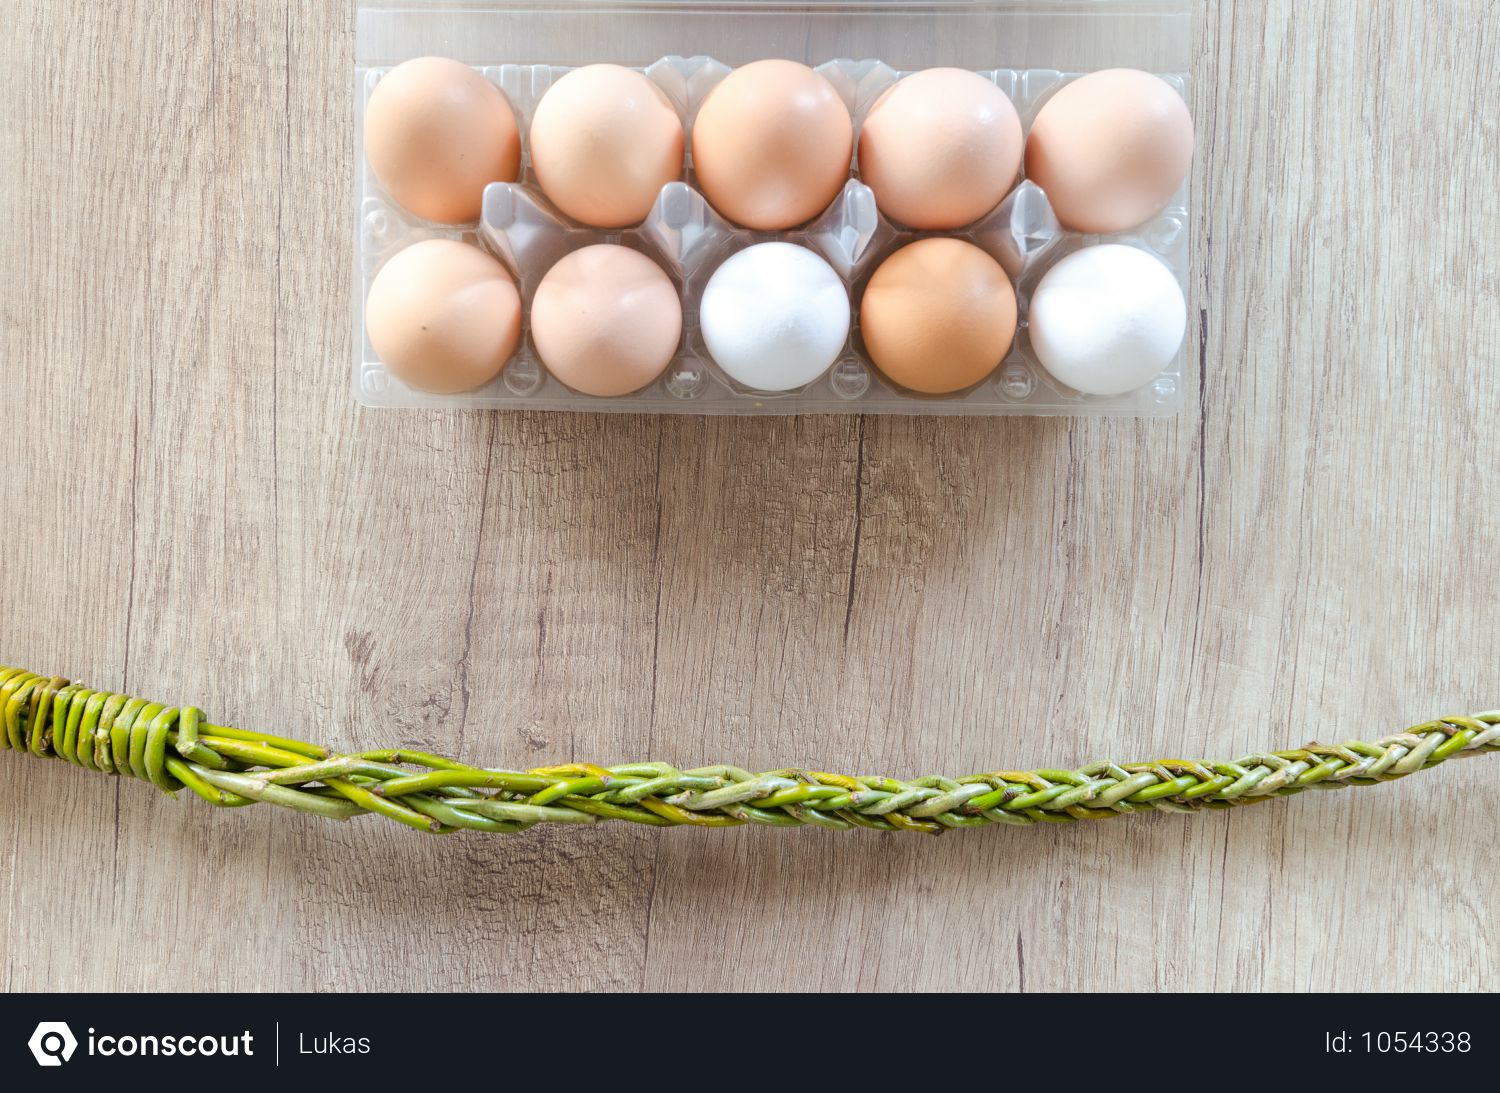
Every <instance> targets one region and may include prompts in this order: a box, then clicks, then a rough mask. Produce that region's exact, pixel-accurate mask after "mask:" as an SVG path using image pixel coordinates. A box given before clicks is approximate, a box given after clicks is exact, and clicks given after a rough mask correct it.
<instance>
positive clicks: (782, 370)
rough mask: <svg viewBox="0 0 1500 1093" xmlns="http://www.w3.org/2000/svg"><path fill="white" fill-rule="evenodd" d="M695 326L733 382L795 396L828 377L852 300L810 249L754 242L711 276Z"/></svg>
mask: <svg viewBox="0 0 1500 1093" xmlns="http://www.w3.org/2000/svg"><path fill="white" fill-rule="evenodd" d="M698 325H699V327H700V328H701V329H702V332H703V340H704V342H705V344H707V346H708V351H709V354H710V355H711V356H712V357H713V359H714V362H715V363H716V364H718V366H719V367H720V368H722V369H723V370H724V372H725V373H726V374H727V375H728V376H729V377H730V378H732V379H734V380H736V381H738V382H739V383H740V384H742V385H744V386H745V387H750V388H754V389H755V390H757V391H790V390H794V389H795V388H798V387H803V386H805V385H807V384H809V383H811V382H812V381H813V380H815V379H817V378H818V377H819V376H821V375H822V374H823V373H824V372H826V371H828V368H829V366H830V365H831V364H833V362H834V361H835V360H836V359H837V358H838V355H839V354H840V353H841V352H842V351H843V349H844V343H845V341H846V340H847V338H848V337H849V293H848V290H847V289H845V287H844V282H843V281H841V280H840V279H839V275H838V274H837V273H835V272H834V270H833V267H832V266H830V265H829V264H828V263H827V262H825V261H824V260H823V259H822V258H820V257H819V256H818V255H816V254H814V253H813V252H812V251H810V250H808V249H807V248H806V247H799V246H797V245H796V244H794V243H757V244H756V245H755V246H752V247H746V248H745V249H744V250H742V251H740V252H738V253H737V254H734V255H733V256H731V257H730V258H729V259H728V260H727V261H726V262H725V263H724V264H723V265H721V266H720V267H719V268H718V269H716V270H715V271H714V274H713V276H712V277H710V278H709V281H708V285H707V287H705V288H704V290H703V302H702V304H701V305H700V307H699V311H698Z"/></svg>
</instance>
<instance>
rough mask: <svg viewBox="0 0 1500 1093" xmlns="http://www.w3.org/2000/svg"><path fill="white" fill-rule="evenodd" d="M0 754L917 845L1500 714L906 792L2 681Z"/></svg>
mask: <svg viewBox="0 0 1500 1093" xmlns="http://www.w3.org/2000/svg"><path fill="white" fill-rule="evenodd" d="M0 715H3V721H4V735H3V737H0V745H3V746H4V747H5V748H8V749H14V750H16V751H24V752H30V753H31V754H32V755H34V756H37V757H39V758H56V759H64V760H66V761H67V762H70V763H74V764H76V765H78V766H81V767H86V768H88V769H89V770H94V771H100V772H103V773H106V774H123V775H129V776H132V777H135V778H140V779H142V780H143V781H147V782H151V783H152V784H154V785H155V786H157V787H158V788H159V789H161V790H163V791H164V792H166V793H176V792H177V791H178V790H180V789H184V788H186V789H188V790H191V791H192V792H193V793H195V794H197V795H198V796H199V797H202V798H203V799H204V800H206V801H208V802H209V803H210V804H213V805H218V806H220V807H224V808H235V807H238V806H240V805H250V804H256V803H258V802H263V803H265V804H272V805H280V806H281V807H283V808H290V809H295V810H296V811H298V812H307V813H312V814H313V815H316V816H324V817H328V818H330V819H335V820H347V819H349V818H351V817H354V816H360V815H364V814H365V813H371V812H373V813H378V814H380V815H382V816H384V817H386V818H387V819H389V820H394V821H395V822H397V823H400V824H405V825H407V826H408V827H412V828H415V829H416V830H418V831H424V832H437V833H442V832H449V831H456V830H460V829H465V828H467V829H469V830H473V831H490V832H498V833H510V832H515V831H521V830H524V829H525V828H528V827H531V826H532V825H534V824H540V823H584V824H586V823H595V822H597V821H599V820H623V821H628V822H631V823H641V824H651V825H654V826H657V827H669V826H675V825H692V826H698V827H729V826H734V825H738V824H746V823H751V824H768V825H772V826H780V827H795V826H799V825H802V824H815V825H817V826H819V827H829V828H837V829H841V830H842V829H848V828H851V827H865V828H872V829H875V830H878V831H924V832H931V833H937V832H941V831H943V830H946V829H948V828H956V827H984V826H987V825H989V824H997V823H998V824H1032V823H1047V822H1064V823H1065V822H1069V821H1072V820H1094V819H1104V818H1106V817H1110V816H1118V815H1120V814H1121V813H1128V812H1151V811H1162V812H1196V811H1199V810H1200V809H1213V808H1232V807H1234V806H1236V805H1247V804H1254V803H1256V802H1258V801H1266V800H1270V799H1271V798H1273V797H1286V796H1290V795H1291V794H1294V793H1301V792H1302V791H1303V790H1306V789H1338V788H1341V787H1344V786H1368V785H1375V784H1377V783H1379V782H1389V781H1394V780H1395V779H1397V778H1404V777H1405V776H1406V775H1408V774H1414V773H1416V772H1417V771H1420V770H1426V769H1427V768H1429V767H1435V766H1437V765H1438V764H1439V763H1442V762H1444V761H1445V760H1447V759H1450V758H1452V757H1454V756H1472V755H1479V754H1483V753H1487V752H1493V751H1500V711H1497V712H1490V713H1481V714H1474V715H1473V716H1469V717H1446V718H1442V719H1441V720H1438V721H1428V722H1426V723H1425V724H1421V725H1414V726H1412V727H1411V728H1409V729H1407V730H1406V731H1405V732H1401V733H1397V734H1396V735H1394V736H1387V737H1383V738H1381V739H1379V740H1376V741H1375V742H1373V743H1364V742H1362V741H1358V740H1353V741H1349V742H1347V743H1343V744H1308V745H1307V746H1306V747H1302V748H1293V749H1290V750H1287V751H1274V752H1261V753H1258V754H1255V755H1247V756H1245V757H1244V758H1242V759H1237V760H1235V761H1233V762H1210V761H1207V760H1182V759H1161V760H1157V761H1155V762H1150V763H1125V764H1117V763H1111V762H1096V763H1090V764H1088V765H1087V766H1084V767H1080V768H1078V769H1077V770H1034V771H994V772H991V773H988V774H970V775H966V776H964V777H961V778H944V777H939V776H931V777H927V778H916V779H912V780H910V781H902V780H899V779H896V778H881V777H860V778H851V777H849V776H847V775H843V774H829V773H827V772H825V771H816V770H792V769H788V770H773V771H767V772H764V773H761V774H752V773H751V772H749V771H746V770H741V769H740V768H739V767H731V766H713V767H700V768H698V769H695V770H678V769H677V768H676V767H672V766H669V765H668V764H666V763H626V764H623V765H621V766H614V767H599V766H594V765H593V764H590V763H568V764H565V765H563V766H554V767H537V768H535V769H533V770H524V771H521V770H494V769H490V768H485V767H471V766H467V765H465V764H463V763H458V762H454V761H453V760H451V759H444V758H443V757H442V756H438V755H428V754H426V753H424V752H415V751H406V750H400V751H394V750H382V751H366V752H358V753H355V754H349V755H336V754H333V753H330V752H329V751H328V749H326V748H322V747H318V746H317V745H315V744H304V743H302V742H300V741H297V740H287V739H283V738H282V737H277V736H268V735H266V734H264V733H255V732H246V731H244V730H243V729H234V728H230V727H228V726H226V725H213V724H209V723H208V722H207V721H205V720H204V718H203V713H202V711H200V710H198V709H196V708H194V707H191V706H185V707H180V708H179V707H176V706H168V705H166V704H165V703H160V702H148V701H146V700H145V699H141V698H132V697H130V696H129V695H123V694H116V693H114V692H111V691H96V690H93V689H90V688H88V687H84V686H81V685H79V684H76V683H70V682H68V681H67V680H66V679H62V678H60V677H57V676H51V677H49V676H39V675H36V674H35V673H32V672H27V671H24V670H22V669H19V668H4V667H0Z"/></svg>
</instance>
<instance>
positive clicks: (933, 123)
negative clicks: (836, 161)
mask: <svg viewBox="0 0 1500 1093" xmlns="http://www.w3.org/2000/svg"><path fill="white" fill-rule="evenodd" d="M1022 146H1023V145H1022V135H1021V118H1020V115H1018V114H1017V113H1016V108H1015V105H1014V104H1013V103H1012V102H1011V101H1010V98H1009V96H1007V95H1006V94H1005V92H1003V91H1001V90H1000V88H998V87H996V86H995V84H994V83H993V82H992V81H990V80H987V79H985V78H984V77H983V76H980V75H979V74H977V73H974V72H968V71H966V70H964V69H961V68H930V69H927V70H926V71H924V72H916V73H913V74H912V75H910V76H907V77H905V78H903V79H901V80H899V81H897V82H896V83H895V84H894V85H892V86H891V87H890V88H889V89H887V90H886V92H885V93H884V94H883V95H881V96H880V98H878V99H876V100H875V105H874V106H873V107H871V109H870V113H869V115H868V116H867V117H866V118H865V123H864V125H863V126H862V127H861V128H860V131H859V176H860V181H862V182H863V183H865V185H867V186H869V187H870V189H871V190H873V191H874V193H875V204H876V206H877V207H878V208H879V209H880V211H881V212H883V213H885V214H886V216H888V217H890V218H891V219H892V220H895V221H896V222H898V223H900V224H904V225H906V226H907V227H909V228H917V229H920V230H924V231H947V230H951V229H953V228H961V227H963V226H964V225H965V224H972V223H973V222H974V221H976V220H978V219H979V218H980V217H982V216H983V215H984V214H985V213H987V212H989V211H990V210H991V209H993V208H994V207H995V206H996V205H998V204H1000V201H1001V200H1002V199H1003V198H1004V197H1005V195H1006V194H1007V193H1009V192H1010V188H1011V186H1012V185H1013V184H1014V183H1015V181H1016V177H1017V176H1018V175H1019V174H1020V171H1021V152H1022Z"/></svg>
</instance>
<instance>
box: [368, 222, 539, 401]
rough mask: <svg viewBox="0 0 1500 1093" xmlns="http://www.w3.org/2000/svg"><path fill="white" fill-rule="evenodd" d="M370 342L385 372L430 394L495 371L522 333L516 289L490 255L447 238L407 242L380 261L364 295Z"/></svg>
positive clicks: (468, 384) (473, 383) (469, 385)
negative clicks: (383, 262)
mask: <svg viewBox="0 0 1500 1093" xmlns="http://www.w3.org/2000/svg"><path fill="white" fill-rule="evenodd" d="M365 328H366V329H367V330H368V331H369V332H370V344H371V345H373V346H374V347H375V352H376V353H378V354H380V359H381V360H382V361H384V362H385V366H386V368H388V369H390V371H391V374H392V375H394V376H395V377H396V378H398V379H400V380H401V381H403V382H404V383H406V385H407V386H409V387H413V388H416V389H417V390H419V391H431V392H434V393H435V394H443V395H447V394H453V393H455V392H458V391H468V390H472V389H473V388H475V387H480V386H482V385H483V384H486V383H488V382H489V381H490V380H492V379H494V378H495V377H496V376H498V375H499V374H500V370H501V369H502V368H504V367H505V362H506V361H507V360H509V359H510V356H511V354H512V353H514V352H515V351H516V343H517V342H518V341H520V338H521V296H520V293H518V292H517V291H516V285H515V282H514V281H512V280H511V277H510V274H509V273H507V272H506V271H505V267H504V266H502V265H501V264H500V263H499V262H497V261H496V260H495V259H493V258H491V257H490V256H489V255H488V254H486V253H485V252H484V251H482V250H480V249H478V248H477V247H471V246H469V245H468V244H466V243H460V242H458V241H457V240H453V239H426V240H423V241H422V242H420V243H414V244H412V245H411V246H409V247H407V248H406V249H405V250H402V251H398V252H397V253H396V255H395V256H394V257H393V258H391V260H390V261H388V262H386V264H385V265H383V266H381V267H380V270H379V272H378V273H376V274H375V280H374V282H373V283H372V284H371V285H370V295H369V297H368V298H367V299H366V300H365Z"/></svg>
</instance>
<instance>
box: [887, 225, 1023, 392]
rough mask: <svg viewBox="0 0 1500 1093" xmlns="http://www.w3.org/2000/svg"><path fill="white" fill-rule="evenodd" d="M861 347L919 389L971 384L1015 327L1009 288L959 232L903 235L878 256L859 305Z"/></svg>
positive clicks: (890, 374)
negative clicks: (906, 238) (908, 239)
mask: <svg viewBox="0 0 1500 1093" xmlns="http://www.w3.org/2000/svg"><path fill="white" fill-rule="evenodd" d="M859 326H860V334H861V335H862V337H863V338H864V343H865V351H866V352H868V353H869V354H870V359H871V360H872V361H874V362H875V366H876V367H877V368H879V369H880V371H881V372H883V373H884V374H885V375H886V377H887V378H889V379H890V380H891V381H892V382H893V383H895V384H897V385H898V386H900V387H904V388H906V389H907V390H909V391H916V392H918V393H920V394H924V395H946V394H951V393H953V392H955V391H962V390H964V389H965V388H966V387H972V386H973V385H974V384H976V383H978V382H979V381H980V380H982V379H984V378H985V377H986V376H988V375H989V374H990V373H991V372H993V371H994V370H995V368H996V367H997V366H998V365H999V364H1000V361H1001V360H1002V359H1004V357H1005V354H1006V353H1007V352H1009V351H1010V346H1011V342H1012V341H1013V340H1014V339H1015V334H1016V293H1015V290H1014V289H1013V288H1011V284H1010V279H1009V278H1008V277H1006V276H1005V270H1003V269H1001V268H1000V263H999V262H997V261H995V260H994V259H993V258H991V257H990V256H989V255H988V254H986V253H985V252H984V251H982V250H980V249H979V248H978V247H976V246H974V244H972V243H966V242H964V241H963V240H962V239H951V238H941V237H940V238H932V239H919V240H917V241H916V242H915V243H908V244H907V245H906V246H904V247H902V248H901V249H900V250H898V251H896V252H895V253H894V254H892V255H891V256H890V257H889V258H887V259H886V260H885V261H884V262H882V263H881V264H880V266H879V267H878V268H877V269H876V270H875V273H874V275H873V276H872V277H871V278H870V283H869V284H868V285H866V286H865V294H864V297H863V298H862V299H861V301H860V306H859Z"/></svg>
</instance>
